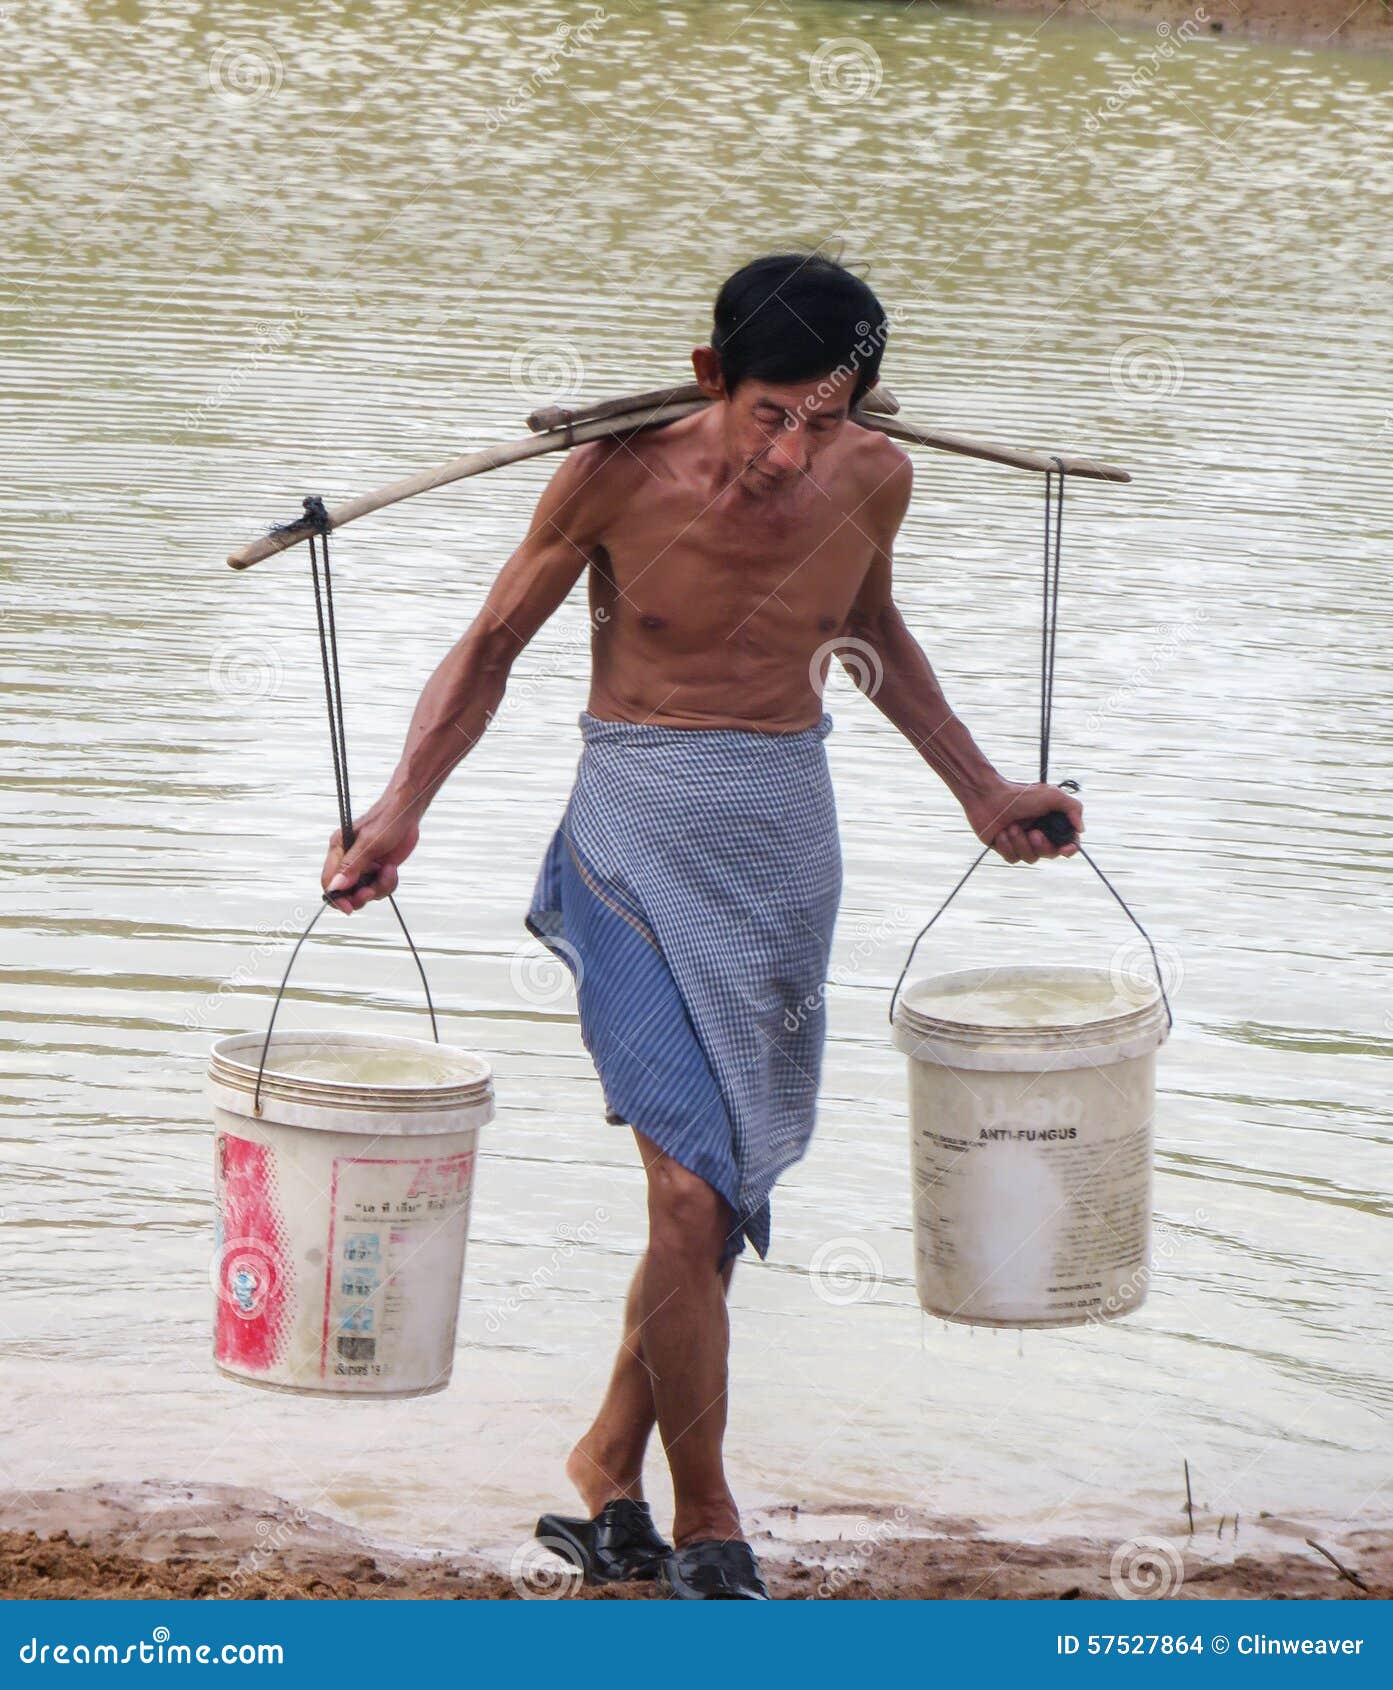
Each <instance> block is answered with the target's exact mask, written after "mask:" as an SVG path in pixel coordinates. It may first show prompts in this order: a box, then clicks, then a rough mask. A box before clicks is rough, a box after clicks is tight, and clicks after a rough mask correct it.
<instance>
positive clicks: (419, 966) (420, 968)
mask: <svg viewBox="0 0 1393 1690" xmlns="http://www.w3.org/2000/svg"><path fill="white" fill-rule="evenodd" d="M387 902H388V903H389V904H390V905H391V906H392V914H393V915H394V916H396V918H397V925H398V926H399V927H400V928H401V931H402V937H403V938H404V939H405V940H406V943H407V945H408V947H409V948H410V951H411V959H412V961H413V962H414V963H415V964H416V972H417V973H418V974H419V975H420V976H421V989H422V991H424V992H425V994H426V1010H427V1012H428V1013H429V1015H430V1030H431V1036H432V1038H434V1040H435V1042H436V1044H439V1043H440V1024H439V1022H438V1021H437V1020H436V1018H435V1003H434V1001H433V999H432V998H431V995H430V981H429V980H427V979H426V970H425V964H424V963H423V962H422V961H421V953H420V952H419V951H418V950H417V949H416V942H415V940H414V939H413V938H412V937H411V934H410V932H409V931H408V929H407V925H406V923H405V921H403V920H402V913H401V911H400V910H399V909H398V908H397V900H396V899H395V898H393V897H389V898H388V899H387ZM328 907H329V906H328V905H327V904H321V905H320V906H319V908H318V909H317V910H316V911H315V912H314V914H313V915H312V916H311V917H310V919H309V925H308V926H307V927H306V928H305V930H304V932H303V933H302V934H301V935H300V937H299V938H298V939H297V940H296V941H295V949H294V950H293V951H291V953H290V961H289V962H288V963H286V965H285V973H284V974H282V975H281V983H280V985H279V987H278V988H277V990H276V1001H275V1003H273V1004H272V1005H271V1019H270V1020H269V1021H268V1022H267V1023H266V1037H265V1038H264V1039H263V1040H262V1041H261V1061H260V1062H259V1063H258V1064H257V1069H256V1092H255V1094H254V1096H253V1098H252V1113H253V1114H254V1115H259V1114H260V1113H261V1081H262V1078H263V1076H264V1075H265V1073H266V1058H267V1056H268V1054H269V1053H270V1049H271V1034H272V1033H273V1032H274V1031H275V1029H276V1017H277V1016H278V1015H279V1014H280V1012H281V999H282V998H283V997H284V996H285V988H286V987H287V986H288V985H289V984H290V971H291V969H292V968H294V966H295V959H296V957H298V956H299V954H300V947H301V946H302V945H303V944H304V942H305V940H306V939H308V938H309V936H310V934H311V933H313V932H314V929H315V924H316V923H317V922H318V920H319V918H320V916H322V915H323V914H324V912H325V910H326V909H328Z"/></svg>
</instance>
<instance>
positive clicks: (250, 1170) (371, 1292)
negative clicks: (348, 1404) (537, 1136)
mask: <svg viewBox="0 0 1393 1690" xmlns="http://www.w3.org/2000/svg"><path fill="white" fill-rule="evenodd" d="M208 1092H209V1097H210V1100H211V1103H212V1107H213V1121H214V1125H215V1128H216V1149H215V1164H214V1166H215V1182H216V1216H217V1220H216V1227H217V1235H216V1247H215V1251H214V1264H213V1275H214V1284H215V1289H216V1293H217V1300H216V1304H215V1318H214V1339H213V1354H214V1360H215V1363H216V1365H217V1367H218V1370H219V1371H220V1372H221V1373H224V1374H226V1375H227V1376H228V1377H230V1378H234V1379H238V1380H241V1381H243V1382H245V1383H247V1384H252V1385H262V1386H266V1387H269V1388H271V1389H275V1390H283V1391H297V1392H302V1393H308V1394H314V1395H327V1396H377V1397H412V1396H424V1395H426V1394H427V1393H428V1392H431V1391H439V1390H443V1389H444V1387H445V1386H446V1385H447V1384H448V1383H449V1382H450V1370H451V1366H452V1363H453V1360H454V1346H455V1325H456V1320H457V1317H458V1313H459V1299H460V1287H461V1282H462V1279H463V1274H464V1254H465V1243H466V1239H467V1237H468V1232H469V1207H470V1199H471V1197H472V1194H473V1190H474V1163H475V1156H476V1154H477V1149H478V1139H479V1129H480V1128H481V1127H483V1126H484V1125H485V1124H486V1123H487V1122H489V1121H491V1120H492V1119H493V1082H492V1077H491V1074H490V1070H489V1066H488V1064H487V1063H486V1062H484V1061H482V1060H481V1059H480V1058H479V1057H477V1056H474V1055H472V1054H471V1053H470V1052H468V1051H464V1050H459V1049H457V1048H455V1047H453V1046H450V1045H442V1044H432V1043H427V1042H426V1041H424V1040H419V1039H408V1038H397V1037H393V1036H391V1035H385V1034H359V1033H306V1032H286V1033H273V1034H272V1035H270V1036H269V1038H268V1036H267V1035H265V1034H262V1033H242V1034H237V1035H235V1036H233V1037H231V1038H225V1039H222V1040H220V1041H219V1042H218V1043H217V1044H216V1045H215V1046H214V1047H213V1054H212V1062H211V1066H210V1069H209V1075H208Z"/></svg>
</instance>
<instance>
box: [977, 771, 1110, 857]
mask: <svg viewBox="0 0 1393 1690" xmlns="http://www.w3.org/2000/svg"><path fill="white" fill-rule="evenodd" d="M965 808H966V810H967V819H968V821H969V822H971V824H972V831H973V832H974V833H975V834H976V835H977V837H978V838H979V839H980V840H981V841H982V843H983V844H984V845H990V846H991V848H992V849H993V850H994V851H995V852H996V853H997V855H998V856H999V857H1003V858H1004V859H1005V860H1006V861H1007V862H1008V863H1038V862H1039V861H1040V859H1041V858H1042V857H1076V856H1077V855H1078V851H1079V848H1078V845H1077V844H1070V845H1051V843H1050V842H1049V840H1048V839H1047V838H1046V837H1045V835H1044V834H1043V833H1042V832H1041V831H1040V829H1039V828H1038V827H1030V826H1029V825H1028V824H1029V823H1030V822H1035V821H1039V820H1040V818H1041V817H1042V816H1046V815H1048V814H1049V812H1050V811H1051V810H1062V811H1063V812H1064V814H1065V815H1066V816H1068V818H1069V820H1070V822H1071V823H1072V824H1073V828H1074V832H1075V833H1082V832H1083V805H1082V804H1081V803H1080V802H1079V801H1078V799H1077V798H1075V797H1074V795H1073V793H1071V792H1065V791H1063V790H1062V789H1061V788H1060V787H1057V786H1051V785H1050V784H1049V783H1048V782H1047V781H1025V782H1022V781H1009V780H1008V781H1002V783H1001V785H1000V786H999V787H995V788H993V790H992V791H991V792H990V793H988V794H987V795H986V796H985V797H983V798H980V799H976V800H974V801H973V802H972V803H970V804H968V805H966V806H965Z"/></svg>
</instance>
